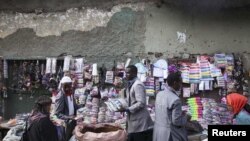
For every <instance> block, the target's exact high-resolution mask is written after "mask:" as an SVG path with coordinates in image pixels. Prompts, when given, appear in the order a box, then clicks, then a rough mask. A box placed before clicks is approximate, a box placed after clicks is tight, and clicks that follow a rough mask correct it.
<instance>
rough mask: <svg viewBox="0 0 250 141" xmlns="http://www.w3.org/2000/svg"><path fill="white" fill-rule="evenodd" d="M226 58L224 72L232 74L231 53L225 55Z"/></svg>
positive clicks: (232, 62) (232, 60)
mask: <svg viewBox="0 0 250 141" xmlns="http://www.w3.org/2000/svg"><path fill="white" fill-rule="evenodd" d="M226 60H227V66H226V72H227V75H228V76H233V70H234V56H233V55H232V54H228V55H226Z"/></svg>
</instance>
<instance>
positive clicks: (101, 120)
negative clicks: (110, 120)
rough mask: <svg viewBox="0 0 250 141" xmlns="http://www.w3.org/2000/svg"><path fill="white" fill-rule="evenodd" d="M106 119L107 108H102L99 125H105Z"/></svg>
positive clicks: (99, 114)
mask: <svg viewBox="0 0 250 141" xmlns="http://www.w3.org/2000/svg"><path fill="white" fill-rule="evenodd" d="M105 117H106V108H105V107H100V109H99V113H98V123H104V122H105Z"/></svg>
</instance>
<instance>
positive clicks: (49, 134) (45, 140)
mask: <svg viewBox="0 0 250 141" xmlns="http://www.w3.org/2000/svg"><path fill="white" fill-rule="evenodd" d="M28 136H29V140H30V141H58V135H57V130H56V127H55V126H54V124H53V123H52V122H51V120H50V119H49V117H48V116H45V117H42V118H40V119H38V120H34V121H33V122H32V123H31V124H30V125H29V128H28Z"/></svg>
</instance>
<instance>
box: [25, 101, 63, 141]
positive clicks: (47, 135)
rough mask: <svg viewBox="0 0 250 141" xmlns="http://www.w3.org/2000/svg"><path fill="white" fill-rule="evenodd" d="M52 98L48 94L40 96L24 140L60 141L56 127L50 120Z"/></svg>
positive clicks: (29, 120)
mask: <svg viewBox="0 0 250 141" xmlns="http://www.w3.org/2000/svg"><path fill="white" fill-rule="evenodd" d="M51 103H52V100H51V99H50V98H49V97H47V96H40V97H39V98H38V99H37V100H36V102H35V105H34V108H33V109H32V113H31V116H30V117H29V119H28V127H27V136H26V138H23V140H24V141H26V140H28V141H58V136H57V131H56V127H55V126H54V125H53V123H52V121H51V120H50V117H49V116H50V106H51Z"/></svg>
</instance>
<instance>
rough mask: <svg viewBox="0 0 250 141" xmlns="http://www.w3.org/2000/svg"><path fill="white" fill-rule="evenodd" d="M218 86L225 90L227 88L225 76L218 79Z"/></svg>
mask: <svg viewBox="0 0 250 141" xmlns="http://www.w3.org/2000/svg"><path fill="white" fill-rule="evenodd" d="M217 84H218V87H222V88H225V87H226V81H225V78H224V77H223V76H219V77H217Z"/></svg>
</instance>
